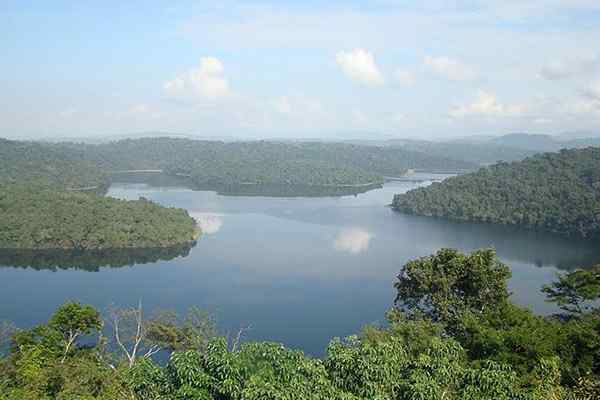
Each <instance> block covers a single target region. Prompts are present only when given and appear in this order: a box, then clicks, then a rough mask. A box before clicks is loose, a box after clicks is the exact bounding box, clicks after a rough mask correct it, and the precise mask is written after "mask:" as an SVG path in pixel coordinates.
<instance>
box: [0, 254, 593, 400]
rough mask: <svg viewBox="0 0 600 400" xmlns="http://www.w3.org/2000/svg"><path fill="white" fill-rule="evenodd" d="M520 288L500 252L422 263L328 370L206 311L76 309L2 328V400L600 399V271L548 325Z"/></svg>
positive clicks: (404, 276)
mask: <svg viewBox="0 0 600 400" xmlns="http://www.w3.org/2000/svg"><path fill="white" fill-rule="evenodd" d="M509 277H510V271H509V268H508V267H507V266H506V265H504V264H502V263H501V262H500V261H498V259H497V258H496V255H495V253H494V251H493V250H489V249H483V250H478V251H475V252H473V253H471V254H462V253H460V252H458V251H456V250H451V249H442V250H440V251H439V252H437V253H436V254H433V255H431V256H428V257H423V258H420V259H416V260H413V261H410V262H408V263H407V264H406V265H405V266H404V267H403V268H402V270H401V272H400V274H399V276H398V279H397V281H396V283H395V287H396V290H397V298H396V302H395V303H396V304H395V307H393V308H392V309H391V310H390V311H389V312H388V315H387V317H388V320H389V324H388V325H387V326H383V327H381V326H380V327H376V326H368V327H366V328H364V330H363V331H362V332H361V333H360V334H358V335H353V336H350V337H348V338H346V339H337V338H336V339H333V340H332V341H331V342H330V344H329V346H328V347H327V350H326V355H325V357H324V358H322V359H318V358H312V357H308V356H306V355H304V354H303V353H302V352H300V351H295V350H290V349H288V348H286V347H284V346H283V345H281V344H277V343H269V342H247V341H244V340H241V339H243V331H240V332H239V333H238V334H234V335H227V336H224V335H222V334H220V333H219V332H218V329H217V326H216V324H215V320H214V318H213V317H212V316H211V315H210V314H207V313H206V312H203V311H202V310H200V309H197V308H193V309H191V310H190V312H189V313H188V314H187V315H186V316H184V317H179V316H177V314H175V313H173V312H168V311H166V312H165V311H163V312H159V313H157V314H154V315H146V313H145V312H144V311H145V310H144V309H143V307H142V304H141V303H140V304H139V305H138V306H136V307H131V308H124V309H123V308H115V307H110V308H109V309H108V310H107V311H106V312H105V313H102V314H101V313H100V312H99V311H97V310H96V309H94V308H93V307H91V306H89V305H83V304H80V303H78V302H76V301H71V302H67V303H65V304H64V305H62V306H61V307H59V309H58V310H57V311H56V312H55V313H54V314H53V315H52V316H51V317H50V319H49V320H48V322H47V323H45V324H41V325H38V326H35V327H33V328H31V329H24V330H19V329H17V328H16V327H15V326H14V325H12V324H10V323H8V322H4V323H0V349H3V350H4V354H5V357H4V358H3V359H1V360H0V399H2V400H16V399H25V398H26V399H31V400H37V399H50V398H56V399H90V400H92V399H105V400H109V399H110V400H114V399H133V400H135V399H140V400H142V399H143V400H148V399H164V400H179V399H189V400H211V399H212V400H234V399H245V400H263V399H290V400H295V399H298V400H305V399H320V400H329V399H339V400H372V399H386V400H388V399H389V400H393V399H410V400H413V399H424V400H428V399H457V400H458V399H465V400H488V399H500V400H515V399H523V400H547V399H559V400H560V399H564V400H578V399H579V400H593V399H598V398H600V310H599V309H598V308H596V307H595V306H597V304H598V300H599V299H600V289H599V288H600V266H596V267H593V268H591V269H587V270H577V271H574V272H571V273H568V274H565V275H561V276H559V279H558V281H556V282H554V283H553V284H551V285H547V286H545V287H544V288H543V290H544V292H545V293H547V294H548V295H549V298H548V299H549V301H553V302H556V303H557V304H558V305H559V306H560V307H562V309H563V311H562V312H561V313H560V314H557V315H553V316H548V317H543V316H538V315H534V314H532V313H531V312H530V311H529V310H527V309H524V308H521V307H519V306H516V305H514V304H513V303H511V302H510V299H509V292H508V290H507V280H508V278H509ZM159 354H163V355H164V356H169V357H168V361H167V362H166V363H165V362H159V361H158V359H157V358H156V356H157V355H159ZM161 359H164V357H161Z"/></svg>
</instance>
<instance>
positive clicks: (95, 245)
mask: <svg viewBox="0 0 600 400" xmlns="http://www.w3.org/2000/svg"><path fill="white" fill-rule="evenodd" d="M197 235H198V231H197V228H196V223H195V221H194V219H193V218H191V217H190V216H189V215H188V214H187V212H186V211H185V210H182V209H174V208H165V207H161V206H159V205H157V204H154V203H152V202H150V201H147V200H144V199H141V200H137V201H125V200H117V199H113V198H109V197H102V196H97V195H88V194H83V193H75V192H63V191H55V190H52V189H48V188H45V187H41V186H35V185H4V186H2V185H0V248H3V249H6V248H12V249H16V248H19V249H83V250H87V249H106V248H111V249H114V248H134V247H135V248H142V247H149V248H150V247H152V248H154V247H169V246H174V245H180V244H184V243H191V242H193V241H194V240H195V239H196V237H197Z"/></svg>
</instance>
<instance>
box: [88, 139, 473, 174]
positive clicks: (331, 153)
mask: <svg viewBox="0 0 600 400" xmlns="http://www.w3.org/2000/svg"><path fill="white" fill-rule="evenodd" d="M84 149H85V153H86V157H87V158H88V159H89V160H90V161H92V162H94V163H95V164H97V165H99V166H100V167H101V168H103V169H104V170H109V171H115V170H139V169H162V170H164V171H165V172H168V173H178V174H184V175H190V176H191V177H192V178H193V180H194V181H195V182H196V183H199V184H206V183H218V184H240V183H257V184H296V185H301V184H304V185H355V184H369V183H374V182H381V181H382V180H383V176H388V175H390V176H398V175H401V174H403V173H405V172H406V170H407V169H428V170H452V171H455V170H469V169H474V168H476V164H474V163H470V162H464V161H457V160H450V159H447V158H444V157H440V156H430V155H427V154H424V153H419V152H415V151H409V150H405V149H401V148H389V147H376V146H357V145H352V144H343V143H320V142H269V141H253V142H229V143H228V142H219V141H201V140H190V139H173V138H146V139H132V140H121V141H118V142H112V143H108V144H101V145H84Z"/></svg>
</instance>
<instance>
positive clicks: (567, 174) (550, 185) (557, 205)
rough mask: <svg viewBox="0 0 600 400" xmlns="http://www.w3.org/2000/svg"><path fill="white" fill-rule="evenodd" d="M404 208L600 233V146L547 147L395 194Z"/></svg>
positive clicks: (583, 234)
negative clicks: (551, 149) (552, 150)
mask: <svg viewBox="0 0 600 400" xmlns="http://www.w3.org/2000/svg"><path fill="white" fill-rule="evenodd" d="M392 207H393V208H394V209H395V210H397V211H401V212H405V213H411V214H417V215H425V216H435V217H447V218H451V219H455V220H464V221H481V222H492V223H499V224H509V225H519V226H523V227H526V228H530V229H536V230H545V231H551V232H556V233H560V234H564V235H570V236H576V237H584V238H589V239H599V238H600V148H597V147H596V148H594V147H589V148H585V149H572V150H562V151H560V152H558V153H544V154H539V155H535V156H532V157H529V158H527V159H525V160H523V161H520V162H513V163H498V164H496V165H493V166H490V167H485V168H481V169H480V170H478V171H477V172H474V173H470V174H466V175H462V176H457V177H454V178H450V179H447V180H445V181H443V182H441V183H434V184H432V185H431V186H428V187H425V188H419V189H415V190H412V191H410V192H408V193H405V194H399V195H396V196H394V200H393V202H392Z"/></svg>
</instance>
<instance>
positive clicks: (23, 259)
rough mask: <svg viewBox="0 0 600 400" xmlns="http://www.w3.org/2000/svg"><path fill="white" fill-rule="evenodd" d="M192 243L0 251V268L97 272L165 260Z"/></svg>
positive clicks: (182, 254)
mask: <svg viewBox="0 0 600 400" xmlns="http://www.w3.org/2000/svg"><path fill="white" fill-rule="evenodd" d="M194 245H195V243H193V244H183V245H179V246H173V247H162V248H145V249H108V250H85V251H84V250H61V249H52V250H9V249H2V250H0V267H13V268H31V269H34V270H51V271H57V270H67V269H77V270H83V271H89V272H97V271H99V270H100V268H103V267H108V268H121V267H126V266H133V265H138V264H151V263H156V262H158V261H169V260H173V259H175V258H177V257H187V256H188V255H189V253H190V250H191V248H192V247H193V246H194Z"/></svg>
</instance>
